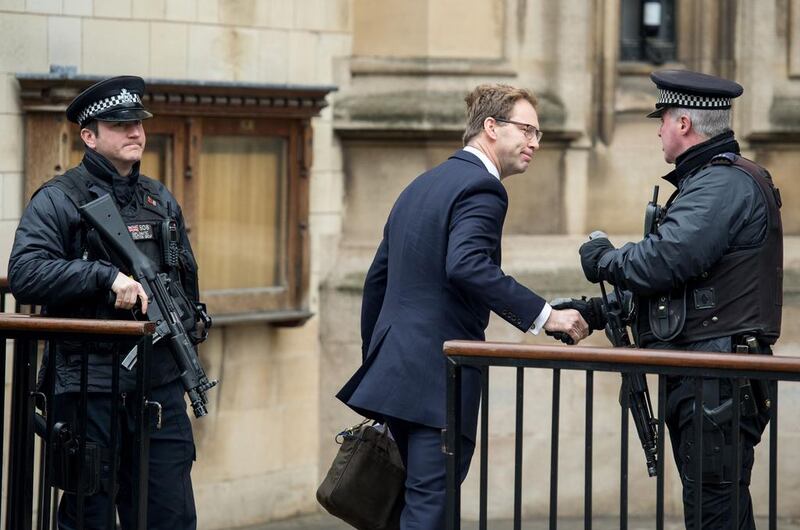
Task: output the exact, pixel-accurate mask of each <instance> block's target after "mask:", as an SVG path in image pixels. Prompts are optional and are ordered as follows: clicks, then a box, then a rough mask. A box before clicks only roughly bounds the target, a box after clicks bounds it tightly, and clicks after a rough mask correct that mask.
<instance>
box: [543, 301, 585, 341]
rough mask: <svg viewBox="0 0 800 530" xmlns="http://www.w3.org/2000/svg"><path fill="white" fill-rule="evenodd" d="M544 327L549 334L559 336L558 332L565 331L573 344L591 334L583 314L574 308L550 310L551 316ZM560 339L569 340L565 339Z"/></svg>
mask: <svg viewBox="0 0 800 530" xmlns="http://www.w3.org/2000/svg"><path fill="white" fill-rule="evenodd" d="M543 327H544V330H545V332H547V334H548V335H554V336H556V337H558V335H556V334H557V333H562V334H563V333H565V334H566V335H567V336H569V338H570V339H571V340H572V343H573V344H577V343H579V342H580V341H582V340H583V339H585V338H586V337H588V336H589V326H588V324H586V321H585V320H584V319H583V317H582V316H581V314H580V313H579V312H578V311H576V310H574V309H563V310H558V309H553V310H552V311H551V312H550V318H548V319H547V322H545V323H544V326H543ZM560 340H562V341H563V342H567V341H565V340H563V339H560ZM567 344H569V343H567Z"/></svg>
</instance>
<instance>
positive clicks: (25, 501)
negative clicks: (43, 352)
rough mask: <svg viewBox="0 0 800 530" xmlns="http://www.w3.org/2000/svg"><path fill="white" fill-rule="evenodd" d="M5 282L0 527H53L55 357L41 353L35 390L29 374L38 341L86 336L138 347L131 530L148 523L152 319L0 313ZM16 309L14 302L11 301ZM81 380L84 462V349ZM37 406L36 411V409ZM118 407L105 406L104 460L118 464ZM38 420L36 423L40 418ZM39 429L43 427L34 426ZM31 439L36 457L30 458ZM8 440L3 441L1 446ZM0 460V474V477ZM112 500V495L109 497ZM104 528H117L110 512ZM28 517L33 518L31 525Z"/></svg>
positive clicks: (81, 479)
mask: <svg viewBox="0 0 800 530" xmlns="http://www.w3.org/2000/svg"><path fill="white" fill-rule="evenodd" d="M8 298H9V296H8V285H7V283H6V282H5V280H4V279H1V278H0V377H1V378H2V379H0V380H2V381H3V382H5V376H6V374H5V366H6V355H7V353H10V354H11V355H12V359H13V368H12V380H11V414H10V422H9V425H10V428H9V433H8V440H7V441H6V438H5V436H4V435H5V433H4V432H3V428H2V425H3V424H4V423H5V418H4V417H3V415H4V411H5V403H4V401H5V391H3V392H2V393H0V440H2V444H3V453H4V454H7V455H8V472H7V481H6V484H5V492H6V498H5V503H3V499H2V496H0V509H1V508H2V507H3V506H5V510H6V517H5V521H4V522H5V527H4V528H5V529H6V530H32V529H33V528H36V529H37V530H51V529H53V530H54V529H55V528H56V513H55V505H56V504H57V500H58V497H59V490H58V489H57V488H56V487H55V486H54V485H53V477H54V469H53V466H54V458H55V454H54V450H55V445H56V444H55V443H50V442H49V441H51V440H54V439H55V438H54V411H53V401H54V400H53V395H54V386H55V377H54V370H55V355H48V367H47V372H46V373H47V374H48V375H47V377H45V378H44V379H43V381H42V382H41V383H42V386H41V387H38V388H37V382H36V374H37V372H38V365H39V358H40V355H39V351H40V347H39V346H40V342H45V343H46V347H47V349H48V351H50V352H53V351H54V348H55V345H56V344H58V343H59V342H60V341H63V340H75V339H76V338H80V340H91V341H104V342H113V343H120V342H122V341H125V342H127V343H132V342H135V343H136V345H137V347H138V363H137V375H136V391H135V395H136V399H137V407H136V408H135V425H136V427H135V441H134V447H135V450H134V453H135V455H134V460H135V462H133V469H132V470H131V472H132V476H133V488H132V489H133V506H134V513H133V520H134V528H136V529H138V530H144V529H146V528H147V479H148V467H149V466H147V465H138V463H139V462H147V461H148V460H149V414H148V406H149V404H150V403H149V402H148V401H147V396H148V393H149V359H150V352H151V349H152V334H153V332H154V331H155V324H153V323H152V322H134V321H115V320H83V319H68V318H51V317H42V316H35V315H27V314H21V313H5V309H6V307H7V305H8V302H9V300H8ZM16 307H17V309H18V308H19V306H18V305H17V306H16ZM8 339H12V342H11V343H10V344H11V348H7V340H8ZM118 350H119V348H113V352H112V353H109V355H111V356H112V363H111V366H112V375H111V394H110V395H111V396H115V397H116V399H115V400H114V403H116V404H119V403H120V391H119V388H120V387H119V381H120V372H119V366H120V352H119V351H118ZM80 362H81V377H80V393H79V396H80V399H79V401H78V405H77V407H78V414H77V426H71V427H72V428H73V429H74V431H73V433H74V436H75V440H77V442H76V444H77V447H76V455H75V456H77V462H85V460H86V454H87V453H86V451H87V436H86V432H87V404H88V399H89V388H88V386H89V385H88V366H89V353H88V352H86V351H85V352H83V353H81V354H80ZM37 408H39V409H40V410H41V415H40V414H39V413H37V411H36V409H37ZM119 409H120V407H112V410H113V411H114V413H113V414H112V418H111V426H110V433H111V443H110V445H111V447H110V448H109V452H110V462H112V463H113V462H117V461H118V456H119V454H118V453H119V447H118V446H119V443H118V442H119V441H120V437H119V436H120V435H119V421H118V419H117V417H116V416H115V414H119V413H120V412H119ZM37 419H39V422H40V426H41V423H43V424H44V429H43V430H44V432H43V433H40V434H44V436H37V435H35V432H36V431H37V428H36V421H37ZM42 420H43V421H42ZM38 430H39V431H41V430H42V429H41V428H39V429H38ZM37 440H38V447H39V449H38V459H37V458H36V457H35V456H36V455H35V453H36V447H37ZM6 444H7V445H6ZM83 467H84V466H82V465H78V466H76V470H75V476H74V477H72V478H74V484H75V485H76V487H75V493H74V495H75V496H76V500H77V503H76V504H77V514H76V520H77V524H78V528H83V527H84V520H85V515H86V514H85V513H84V512H85V509H84V508H85V496H86V495H85V493H84V491H85V490H86V484H87V482H88V479H89V477H87V476H86V475H85V474H86V471H85V470H84V469H83ZM109 467H110V470H109V477H108V482H107V491H116V490H117V481H118V477H117V466H116V465H111V466H109ZM2 471H3V470H2V462H1V461H0V477H2ZM109 497H110V498H112V501H111V502H113V495H110V496H109ZM108 513H109V519H108V521H107V528H109V529H114V528H116V510H115V509H110V510H108ZM34 514H36V522H35V526H34Z"/></svg>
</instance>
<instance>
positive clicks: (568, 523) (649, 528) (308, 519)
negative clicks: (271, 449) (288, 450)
mask: <svg viewBox="0 0 800 530" xmlns="http://www.w3.org/2000/svg"><path fill="white" fill-rule="evenodd" d="M777 526H778V528H779V529H780V530H800V520H785V519H781V520H779V521H778V525H777ZM488 527H489V530H511V529H512V528H513V521H510V520H503V521H489V524H488ZM522 527H523V528H524V529H525V530H547V529H548V528H549V521H548V520H547V519H528V520H525V521H524V522H523V525H522ZM619 527H620V526H619V518H595V519H594V520H593V521H592V530H616V529H619ZM655 527H656V524H655V517H653V518H651V519H647V518H638V517H632V518H629V519H628V530H653V529H654V528H655ZM756 527H757V528H759V529H762V528H763V529H766V528H769V525H768V524H767V520H766V519H762V518H758V519H757V520H756ZM351 528H352V527H350V526H349V525H347V524H345V523H343V522H341V521H339V520H338V519H336V518H334V517H331V516H329V515H327V514H315V515H303V516H299V517H294V518H292V519H287V520H285V521H277V522H273V523H268V524H264V525H258V526H248V527H246V528H237V529H231V530H351ZM461 528H462V530H477V528H478V524H477V522H475V521H465V522H463V523H462V524H461ZM558 528H559V530H581V529H583V528H584V525H583V518H580V519H574V518H562V519H559V521H558ZM683 528H684V526H683V524H682V521H679V520H670V521H665V523H664V530H682V529H683Z"/></svg>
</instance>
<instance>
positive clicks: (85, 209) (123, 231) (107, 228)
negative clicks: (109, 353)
mask: <svg viewBox="0 0 800 530" xmlns="http://www.w3.org/2000/svg"><path fill="white" fill-rule="evenodd" d="M80 212H81V215H82V216H83V217H84V219H86V221H87V222H88V223H89V225H91V226H92V227H93V228H94V229H95V230H97V232H98V234H100V236H101V238H102V240H103V242H105V243H106V244H107V245H109V246H110V247H111V248H112V249H113V250H114V252H115V253H116V254H117V255H118V256H119V257H120V258H121V259H122V260H123V261H124V262H125V265H127V267H128V269H129V270H130V272H131V273H132V275H133V278H134V279H135V280H136V281H137V282H139V283H140V284H142V287H143V288H144V292H145V293H146V294H147V299H148V302H150V304H149V305H148V310H147V315H146V318H147V319H148V320H151V321H153V322H155V323H156V331H155V333H154V335H153V343H154V344H155V343H157V342H159V341H160V340H162V339H165V340H166V341H167V342H166V343H167V346H168V347H169V351H170V352H171V353H172V356H173V358H174V359H175V363H176V364H177V365H178V369H179V370H180V372H181V376H180V377H181V382H182V383H183V389H184V390H185V391H186V394H187V395H188V396H189V401H190V403H191V405H192V411H193V412H194V415H195V417H196V418H200V417H202V416H205V415H206V414H208V410H207V409H206V404H207V403H208V398H207V397H206V392H207V391H208V390H210V389H211V388H213V387H214V386H216V384H217V380H210V381H209V379H208V377H207V376H206V372H205V370H203V366H202V365H201V364H200V359H198V357H197V352H196V351H195V349H194V346H193V345H192V342H191V341H190V339H189V337H188V335H187V333H186V329H185V328H184V325H183V322H182V321H181V318H180V316H179V315H180V312H179V309H178V307H177V305H176V303H175V300H174V299H173V297H172V295H170V282H171V280H170V278H169V276H168V275H167V274H165V273H159V272H158V271H157V269H156V267H155V265H154V264H153V262H152V261H151V260H150V258H148V257H147V256H145V255H144V254H143V253H142V252H141V251H140V250H139V249H138V248H137V247H136V243H134V242H133V238H132V237H131V235H130V233H129V232H128V227H127V226H125V222H124V221H123V220H122V216H121V215H120V213H119V210H118V209H117V206H116V204H114V200H113V199H112V198H111V196H110V195H103V196H102V197H100V198H98V199H95V200H93V201H92V202H89V203H87V204H85V205H84V206H81V207H80ZM153 302H155V303H153ZM207 323H209V324H210V319H209V320H208V321H207Z"/></svg>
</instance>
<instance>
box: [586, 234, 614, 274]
mask: <svg viewBox="0 0 800 530" xmlns="http://www.w3.org/2000/svg"><path fill="white" fill-rule="evenodd" d="M612 250H614V245H612V244H611V241H609V240H608V238H606V237H598V238H595V239H592V240H590V241H587V242H586V243H584V244H583V245H581V248H580V249H579V250H578V252H579V253H580V255H581V267H583V274H584V275H585V276H586V279H587V280H589V281H590V282H592V283H598V282H599V281H600V276H599V272H600V271H599V270H598V264H599V263H600V258H602V257H603V256H604V255H605V254H606V252H610V251H612Z"/></svg>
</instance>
